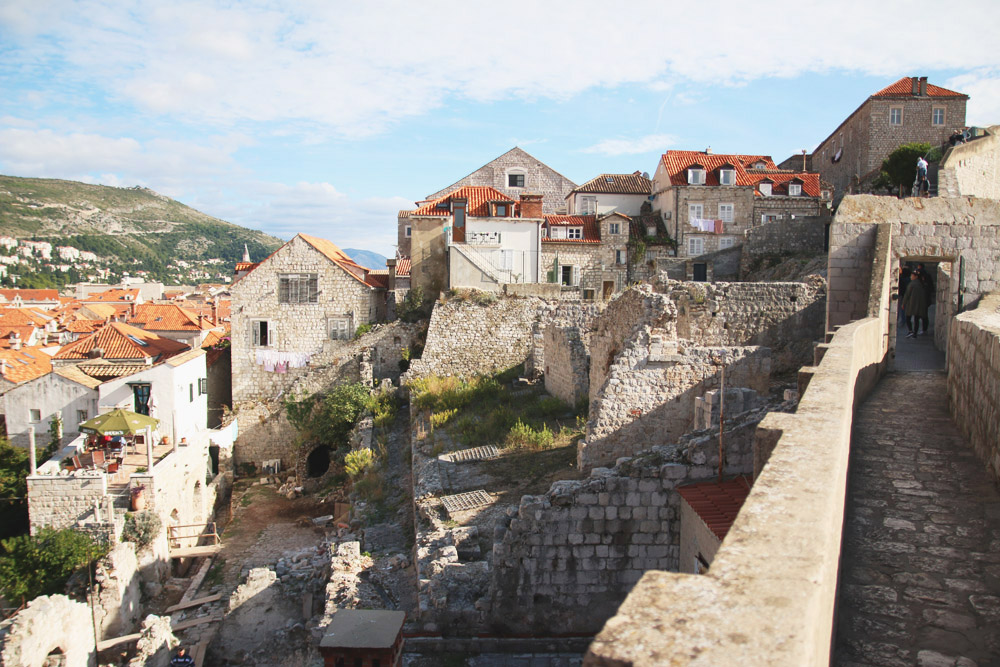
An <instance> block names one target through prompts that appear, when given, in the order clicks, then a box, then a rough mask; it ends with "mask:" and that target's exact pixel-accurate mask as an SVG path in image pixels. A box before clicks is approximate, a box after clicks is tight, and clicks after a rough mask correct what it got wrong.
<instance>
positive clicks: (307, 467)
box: [295, 443, 339, 492]
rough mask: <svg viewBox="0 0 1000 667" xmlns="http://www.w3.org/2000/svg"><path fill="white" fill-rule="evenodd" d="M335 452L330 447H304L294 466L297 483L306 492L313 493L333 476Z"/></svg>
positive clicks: (335, 471)
mask: <svg viewBox="0 0 1000 667" xmlns="http://www.w3.org/2000/svg"><path fill="white" fill-rule="evenodd" d="M334 453H335V450H334V448H333V447H331V446H330V445H324V444H319V443H313V444H312V445H307V446H306V447H304V448H303V449H302V451H301V453H300V454H299V457H298V461H297V462H296V465H295V474H296V478H297V479H298V483H299V484H300V485H301V486H302V487H303V488H304V489H305V490H306V491H307V492H309V491H314V490H315V489H317V488H319V487H321V486H322V485H323V484H325V483H326V482H327V481H328V480H329V479H330V477H332V476H333V475H335V474H336V473H337V471H338V470H339V466H338V465H337V464H336V463H335V456H334Z"/></svg>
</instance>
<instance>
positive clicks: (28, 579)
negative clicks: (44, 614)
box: [0, 528, 108, 600]
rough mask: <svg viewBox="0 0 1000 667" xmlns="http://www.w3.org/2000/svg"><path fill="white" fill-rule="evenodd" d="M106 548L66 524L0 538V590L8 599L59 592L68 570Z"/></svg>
mask: <svg viewBox="0 0 1000 667" xmlns="http://www.w3.org/2000/svg"><path fill="white" fill-rule="evenodd" d="M107 552H108V549H107V547H106V546H103V545H100V544H97V543H96V542H95V541H94V538H92V537H91V536H89V535H87V534H85V533H78V532H76V531H75V530H72V529H70V528H66V529H64V530H53V529H52V528H43V529H42V530H41V531H40V532H39V533H38V534H37V535H21V536H20V537H11V538H9V539H6V540H0V591H2V592H3V594H4V596H5V597H6V598H7V599H8V600H21V599H25V600H30V599H32V598H35V597H38V596H39V595H52V594H54V593H61V592H63V590H64V588H65V586H66V581H67V580H68V579H69V577H70V575H71V574H73V573H74V572H76V571H77V570H78V569H79V568H80V567H82V566H84V565H86V564H88V563H90V562H92V561H93V560H94V559H96V558H100V557H101V556H103V555H104V554H106V553H107Z"/></svg>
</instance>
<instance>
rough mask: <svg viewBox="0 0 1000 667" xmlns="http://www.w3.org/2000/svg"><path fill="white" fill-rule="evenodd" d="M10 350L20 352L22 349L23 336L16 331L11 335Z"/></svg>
mask: <svg viewBox="0 0 1000 667" xmlns="http://www.w3.org/2000/svg"><path fill="white" fill-rule="evenodd" d="M10 349H12V350H20V349H21V334H19V333H17V332H16V331H12V332H11V334H10Z"/></svg>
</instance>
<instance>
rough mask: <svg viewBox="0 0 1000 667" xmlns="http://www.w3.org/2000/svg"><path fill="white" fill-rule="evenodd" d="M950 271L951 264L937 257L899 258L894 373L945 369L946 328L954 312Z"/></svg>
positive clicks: (893, 324)
mask: <svg viewBox="0 0 1000 667" xmlns="http://www.w3.org/2000/svg"><path fill="white" fill-rule="evenodd" d="M951 269H952V263H951V262H948V261H940V260H939V259H938V258H935V259H930V260H928V259H924V258H919V257H918V258H902V259H900V261H899V268H898V271H897V284H896V286H895V292H896V295H897V298H896V299H895V300H894V301H893V303H894V305H895V308H894V313H893V315H894V317H893V318H892V322H891V325H890V340H892V341H893V346H894V348H895V357H894V358H895V362H894V370H896V371H902V372H908V371H931V370H941V369H943V368H944V366H945V350H947V347H948V326H949V324H950V323H951V318H952V316H953V315H954V312H955V309H956V308H955V306H956V304H955V303H954V301H955V295H954V294H953V292H954V291H955V290H953V289H952V282H953V281H952V280H951Z"/></svg>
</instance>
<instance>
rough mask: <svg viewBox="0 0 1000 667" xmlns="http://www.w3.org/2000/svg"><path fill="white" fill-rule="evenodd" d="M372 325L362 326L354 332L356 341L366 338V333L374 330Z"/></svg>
mask: <svg viewBox="0 0 1000 667" xmlns="http://www.w3.org/2000/svg"><path fill="white" fill-rule="evenodd" d="M372 326H373V325H371V324H362V325H361V326H359V327H358V328H357V329H356V330H355V331H354V340H357V339H359V338H361V337H362V336H364V335H365V334H366V333H368V332H369V331H371V330H372Z"/></svg>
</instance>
